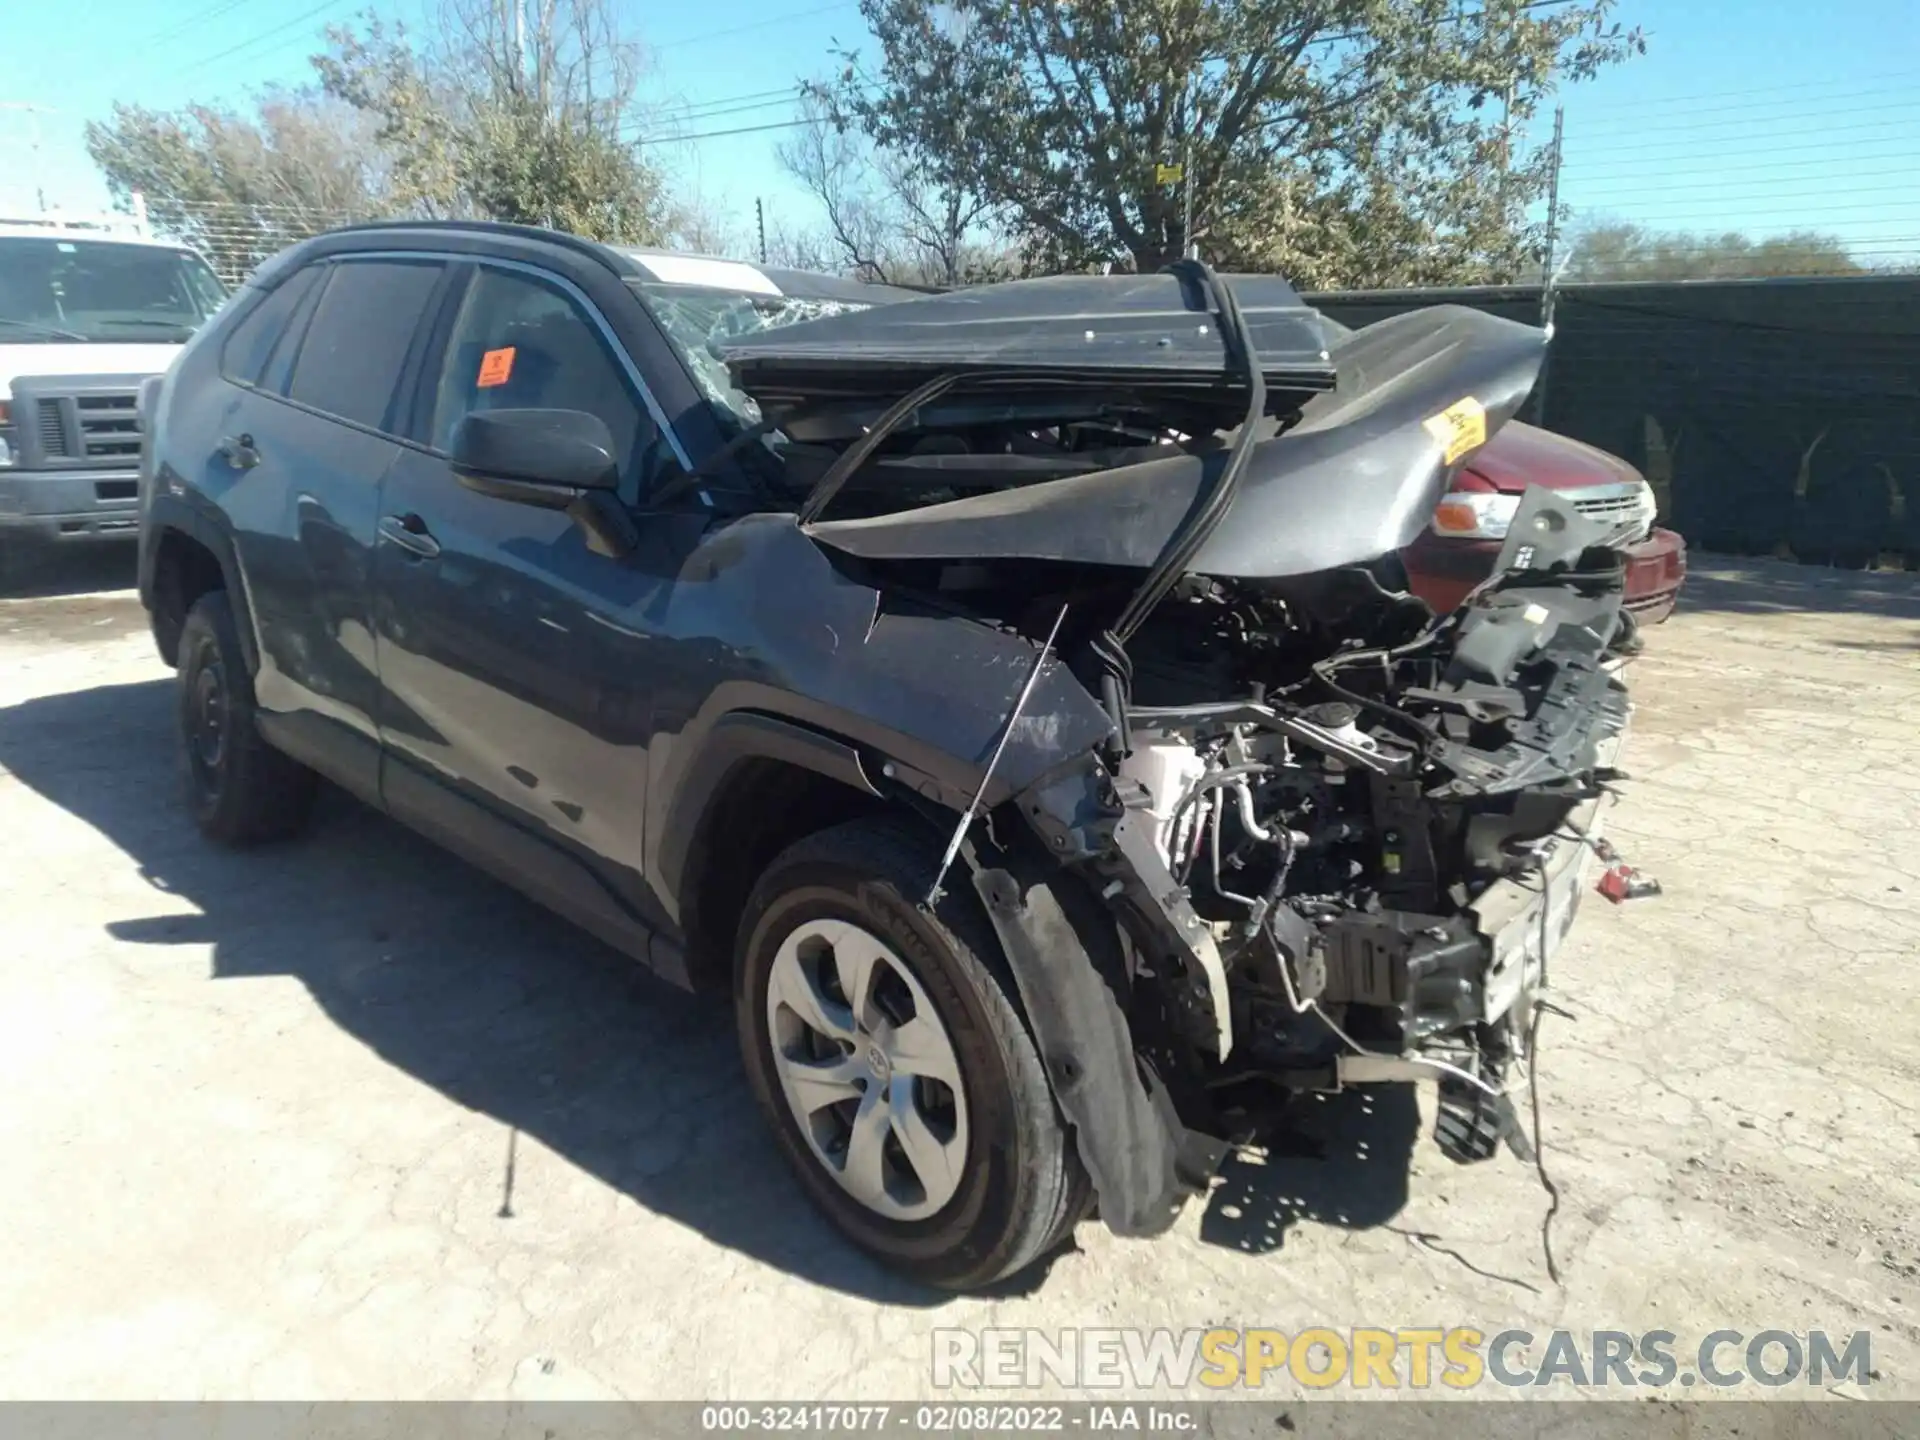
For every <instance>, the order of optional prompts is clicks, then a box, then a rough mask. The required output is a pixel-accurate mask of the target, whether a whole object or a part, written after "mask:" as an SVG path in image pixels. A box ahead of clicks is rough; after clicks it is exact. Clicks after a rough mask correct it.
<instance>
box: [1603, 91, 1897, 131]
mask: <svg viewBox="0 0 1920 1440" xmlns="http://www.w3.org/2000/svg"><path fill="white" fill-rule="evenodd" d="M1822 98H1834V99H1837V98H1839V97H1837V96H1834V97H1822ZM1757 108H1762V109H1769V110H1775V109H1777V108H1778V107H1775V106H1762V107H1757ZM1890 110H1904V111H1907V112H1910V113H1913V114H1915V115H1916V116H1920V98H1916V97H1914V96H1912V95H1909V97H1908V98H1907V99H1906V100H1905V101H1895V102H1893V103H1891V104H1887V105H1852V104H1849V105H1845V106H1842V107H1841V108H1840V109H1837V110H1801V111H1796V112H1794V113H1792V114H1778V115H1769V116H1766V117H1763V118H1761V119H1759V120H1754V119H1734V120H1706V121H1702V122H1701V123H1699V124H1697V125H1696V124H1692V123H1690V122H1689V121H1687V120H1685V119H1671V120H1662V121H1661V122H1660V124H1659V128H1660V129H1661V130H1662V131H1673V132H1677V133H1680V134H1696V133H1698V132H1699V131H1702V130H1725V129H1728V128H1729V127H1731V128H1733V129H1736V130H1748V129H1751V128H1752V127H1753V126H1754V125H1756V124H1767V123H1771V122H1777V123H1779V124H1782V125H1788V126H1796V125H1801V124H1804V123H1805V122H1806V121H1809V120H1822V119H1826V118H1827V117H1829V116H1845V115H1881V114H1885V113H1886V112H1887V111H1890ZM1648 128H1649V127H1648V126H1647V125H1645V124H1641V123H1635V122H1631V121H1615V122H1613V123H1612V124H1611V125H1587V126H1582V127H1581V129H1580V134H1581V135H1582V136H1583V137H1584V136H1591V135H1605V134H1609V133H1613V134H1640V133H1642V132H1644V131H1645V130H1647V129H1648Z"/></svg>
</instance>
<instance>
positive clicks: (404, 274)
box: [287, 260, 440, 430]
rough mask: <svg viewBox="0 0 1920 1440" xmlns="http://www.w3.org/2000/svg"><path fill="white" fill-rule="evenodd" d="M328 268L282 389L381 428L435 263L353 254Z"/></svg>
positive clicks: (437, 267)
mask: <svg viewBox="0 0 1920 1440" xmlns="http://www.w3.org/2000/svg"><path fill="white" fill-rule="evenodd" d="M332 269H333V275H332V277H331V278H330V279H329V280H328V282H327V288H326V291H325V292H324V293H323V294H322V295H321V296H320V303H319V305H318V306H317V307H316V308H315V310H314V312H313V320H312V321H311V322H310V323H309V324H308V326H307V333H306V337H305V338H304V339H303V340H302V341H301V342H300V358H299V359H298V360H296V361H295V362H294V366H293V379H292V381H291V382H290V383H289V384H288V386H287V394H288V396H289V397H290V398H292V399H294V400H298V401H299V402H300V403H301V404H302V405H311V406H313V408H314V409H316V410H324V411H326V412H327V413H328V414H329V415H338V416H339V417H340V418H341V419H342V420H351V421H353V422H355V423H356V424H360V425H366V426H369V427H371V428H372V429H376V430H384V429H387V428H388V425H387V414H388V411H389V410H390V409H391V408H392V406H393V402H394V394H395V390H396V388H397V386H398V385H399V381H400V372H401V370H402V369H404V368H405V366H406V362H407V348H408V346H409V345H410V344H411V343H412V341H413V332H414V330H415V329H416V328H417V327H418V326H419V323H420V317H421V315H422V314H423V313H425V311H426V308H427V301H428V300H429V299H430V298H431V297H432V295H433V287H434V282H435V281H437V280H438V279H439V278H440V265H439V263H438V262H437V261H432V260H356V261H351V262H341V263H338V264H336V265H334V266H333V267H332Z"/></svg>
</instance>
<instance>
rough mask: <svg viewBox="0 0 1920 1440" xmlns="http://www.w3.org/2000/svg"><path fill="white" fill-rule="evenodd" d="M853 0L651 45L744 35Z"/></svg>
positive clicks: (664, 46) (841, 7)
mask: <svg viewBox="0 0 1920 1440" xmlns="http://www.w3.org/2000/svg"><path fill="white" fill-rule="evenodd" d="M853 3H854V0H833V3H832V4H830V5H816V6H814V7H813V8H812V9H810V10H789V11H785V12H783V13H782V14H779V15H769V16H767V17H766V18H764V19H761V20H750V21H748V22H747V23H746V24H744V25H729V26H727V27H726V28H725V29H722V30H708V31H706V32H704V33H703V34H699V35H683V36H681V37H680V38H679V39H678V40H663V41H661V42H660V43H659V44H658V45H655V46H653V47H652V48H653V49H655V50H674V49H677V48H679V47H680V46H682V45H698V44H701V43H703V42H704V41H707V40H724V39H726V38H727V37H728V36H730V35H745V34H748V33H750V32H752V31H754V30H768V29H771V28H772V27H774V26H775V25H784V24H786V23H787V22H788V21H789V20H806V19H809V18H811V17H812V16H815V15H826V14H828V13H830V12H832V11H835V10H846V9H849V8H851V6H852V5H853Z"/></svg>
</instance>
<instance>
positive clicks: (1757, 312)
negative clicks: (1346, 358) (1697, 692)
mask: <svg viewBox="0 0 1920 1440" xmlns="http://www.w3.org/2000/svg"><path fill="white" fill-rule="evenodd" d="M1308 298H1309V299H1310V300H1311V302H1312V303H1313V304H1315V305H1317V306H1319V307H1320V308H1321V309H1323V310H1324V311H1326V312H1327V313H1328V314H1329V315H1331V316H1333V317H1334V318H1335V319H1337V320H1341V321H1343V322H1345V323H1346V324H1349V325H1354V326H1360V325H1367V324H1371V323H1372V322H1373V321H1375V320H1380V319H1384V318H1385V317H1386V316H1388V315H1392V314H1397V313H1398V312H1400V311H1402V310H1410V309H1415V308H1418V307H1420V306H1423V305H1435V304H1449V303H1450V304H1463V305H1472V306H1475V307H1477V308H1479V309H1482V310H1487V311H1491V312H1492V313H1494V314H1497V315H1505V316H1508V317H1510V318H1512V319H1516V320H1525V321H1528V322H1529V323H1533V324H1538V323H1539V322H1540V319H1541V316H1542V295H1541V290H1540V287H1538V286H1519V287H1512V288H1501V289H1465V290H1399V291H1367V292H1344V293H1338V294H1324V295H1318V296H1310V297H1308ZM1553 323H1554V338H1553V343H1552V346H1551V349H1550V350H1549V359H1548V368H1547V372H1546V374H1545V376H1544V377H1543V380H1542V382H1541V387H1540V389H1539V390H1537V391H1536V393H1535V397H1534V400H1533V401H1532V402H1530V404H1531V405H1532V407H1533V409H1532V410H1531V411H1530V412H1529V414H1528V418H1530V419H1535V420H1536V421H1537V422H1538V423H1540V424H1543V425H1545V426H1546V427H1547V428H1549V429H1551V430H1557V431H1559V432H1560V433H1562V434H1565V435H1571V436H1573V437H1575V438H1576V439H1580V440H1585V441H1587V442H1589V443H1590V444H1593V445H1598V446H1600V447H1601V448H1602V449H1604V450H1610V451H1612V452H1613V453H1614V454H1616V455H1620V456H1622V457H1624V458H1626V459H1628V460H1630V461H1632V462H1633V463H1634V464H1635V465H1637V466H1639V467H1640V469H1641V470H1642V471H1643V472H1644V473H1645V474H1646V476H1647V478H1648V479H1649V480H1650V481H1651V482H1652V483H1653V486H1654V489H1655V490H1656V491H1657V492H1658V493H1659V495H1660V504H1661V513H1662V516H1663V518H1664V520H1665V523H1668V524H1671V525H1672V526H1673V527H1674V528H1675V529H1677V530H1679V531H1680V532H1681V533H1682V534H1683V535H1685V536H1686V537H1687V539H1688V541H1689V542H1690V543H1692V544H1693V545H1695V546H1698V547H1700V548H1702V549H1707V550H1718V551H1725V552H1729V553H1733V554H1743V555H1779V556H1782V557H1790V558H1793V559H1797V560H1802V561H1808V562H1812V563H1815V564H1830V565H1842V566H1848V567H1855V568H1858V567H1864V566H1867V565H1871V564H1875V563H1879V564H1899V563H1904V564H1905V565H1906V567H1907V568H1908V569H1920V276H1911V275H1887V276H1860V277H1840V278H1832V279H1806V280H1714V281H1689V282H1672V283H1663V284H1604V285H1570V286H1563V287H1561V288H1560V289H1559V290H1558V291H1557V293H1556V295H1555V297H1554V307H1553Z"/></svg>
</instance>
